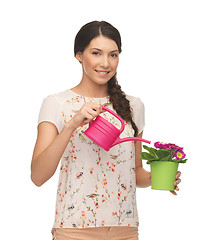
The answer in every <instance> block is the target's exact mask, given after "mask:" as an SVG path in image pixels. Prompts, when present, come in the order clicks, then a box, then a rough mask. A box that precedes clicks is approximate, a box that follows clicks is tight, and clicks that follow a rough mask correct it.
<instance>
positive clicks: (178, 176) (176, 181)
mask: <svg viewBox="0 0 214 240" xmlns="http://www.w3.org/2000/svg"><path fill="white" fill-rule="evenodd" d="M180 176H181V172H180V171H178V172H177V175H176V180H175V182H174V185H175V190H176V191H179V188H178V184H179V183H180V182H181V179H180ZM170 192H171V193H172V194H174V195H177V193H176V192H175V191H170Z"/></svg>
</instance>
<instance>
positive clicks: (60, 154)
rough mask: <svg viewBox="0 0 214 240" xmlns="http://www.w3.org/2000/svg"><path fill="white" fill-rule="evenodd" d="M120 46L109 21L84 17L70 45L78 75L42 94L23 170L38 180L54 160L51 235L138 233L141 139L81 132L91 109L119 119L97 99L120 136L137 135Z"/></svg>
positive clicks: (139, 126)
mask: <svg viewBox="0 0 214 240" xmlns="http://www.w3.org/2000/svg"><path fill="white" fill-rule="evenodd" d="M120 53H121V38H120V33H119V32H118V30H117V29H116V28H114V27H113V26H112V25H110V24H109V23H107V22H104V21H101V22H98V21H93V22H90V23H88V24H86V25H84V26H83V27H82V28H81V29H80V31H79V32H78V34H77V36H76V38H75V46H74V54H75V57H76V59H77V60H78V61H79V62H80V64H81V66H82V71H83V75H82V80H81V82H80V83H79V84H78V85H77V86H75V87H74V88H72V89H68V90H66V91H63V92H60V93H57V94H53V95H49V96H48V97H47V98H45V99H44V101H43V104H42V107H41V110H40V114H39V121H38V136H37V141H36V144H35V149H34V153H33V157H32V164H31V178H32V181H33V182H34V183H35V184H36V185H37V186H41V185H42V184H43V183H45V182H46V181H47V180H48V179H49V178H51V177H52V176H53V174H54V173H55V171H56V169H57V166H58V164H59V162H60V160H61V167H60V176H59V184H58V191H57V199H56V216H55V222H54V226H53V229H52V234H53V239H58V240H65V239H66V240H67V239H70V240H71V239H87V240H90V239H93V240H94V239H99V240H100V239H102V238H103V239H130V240H131V239H133V240H136V239H138V213H137V207H136V195H135V193H136V186H137V187H141V188H145V187H148V186H150V185H151V175H150V172H148V171H146V170H145V169H144V168H143V167H142V161H141V159H140V153H141V151H142V147H141V145H142V144H141V142H135V143H134V142H131V141H130V142H125V143H122V144H118V145H116V146H114V147H112V148H111V149H110V150H109V151H108V152H107V151H105V150H104V149H102V148H101V147H99V146H98V145H97V144H95V143H94V142H93V141H92V140H90V139H89V138H88V137H87V136H86V135H85V134H84V131H85V130H86V129H87V128H88V123H89V122H91V121H92V120H93V119H94V118H96V117H97V116H98V115H99V114H101V116H103V117H104V118H105V119H107V120H108V121H109V122H111V123H113V124H114V125H115V126H116V127H118V128H120V122H119V121H118V120H117V119H116V118H115V117H114V116H112V115H111V114H110V113H109V112H107V111H106V112H105V111H103V110H102V107H101V106H102V105H105V106H107V107H108V108H110V109H111V110H113V111H115V112H117V114H118V115H120V116H121V117H122V118H123V119H124V121H125V130H124V131H123V133H122V134H121V137H130V136H137V137H140V138H141V137H142V133H143V128H144V105H143V103H142V102H141V100H140V99H139V98H136V97H132V96H128V95H126V94H125V93H124V92H123V91H122V90H121V87H120V85H119V84H118V82H117V79H116V73H117V66H118V62H119V54H120ZM179 176H180V172H179V173H178V174H177V180H176V181H175V186H176V187H175V190H179V189H178V187H177V184H178V183H179V182H180V179H179ZM172 193H173V194H176V193H175V192H174V191H173V192H172Z"/></svg>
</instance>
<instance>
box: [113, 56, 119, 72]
mask: <svg viewBox="0 0 214 240" xmlns="http://www.w3.org/2000/svg"><path fill="white" fill-rule="evenodd" d="M118 63H119V59H117V60H114V61H112V63H111V67H112V68H113V69H115V71H116V70H117V66H118Z"/></svg>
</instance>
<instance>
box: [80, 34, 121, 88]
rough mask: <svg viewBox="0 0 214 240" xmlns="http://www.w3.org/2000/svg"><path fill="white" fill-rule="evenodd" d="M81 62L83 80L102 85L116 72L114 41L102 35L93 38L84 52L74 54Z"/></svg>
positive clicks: (117, 59) (116, 59)
mask: <svg viewBox="0 0 214 240" xmlns="http://www.w3.org/2000/svg"><path fill="white" fill-rule="evenodd" d="M76 58H77V60H78V61H80V62H81V63H82V67H83V80H87V81H92V82H93V83H95V84H99V85H104V84H107V82H108V81H109V80H110V79H111V78H112V77H113V76H114V75H115V74H116V71H117V65H118V62H119V50H118V46H117V44H116V42H115V41H114V40H111V39H109V38H106V37H104V36H99V37H97V38H94V39H93V40H92V41H91V42H90V44H89V45H88V46H87V47H86V48H85V50H84V52H83V53H81V52H78V53H77V54H76Z"/></svg>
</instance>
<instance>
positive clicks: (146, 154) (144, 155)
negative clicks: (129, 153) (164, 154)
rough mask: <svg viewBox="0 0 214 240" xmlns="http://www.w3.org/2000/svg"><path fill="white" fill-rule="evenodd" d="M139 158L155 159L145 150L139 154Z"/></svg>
mask: <svg viewBox="0 0 214 240" xmlns="http://www.w3.org/2000/svg"><path fill="white" fill-rule="evenodd" d="M140 158H141V159H143V160H150V161H151V160H155V159H156V158H155V157H154V156H153V155H151V154H150V153H147V152H142V153H141V154H140Z"/></svg>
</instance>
